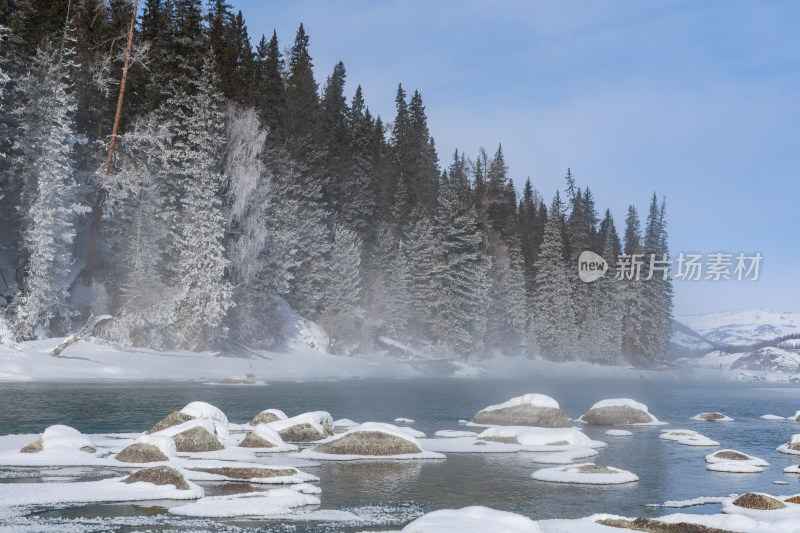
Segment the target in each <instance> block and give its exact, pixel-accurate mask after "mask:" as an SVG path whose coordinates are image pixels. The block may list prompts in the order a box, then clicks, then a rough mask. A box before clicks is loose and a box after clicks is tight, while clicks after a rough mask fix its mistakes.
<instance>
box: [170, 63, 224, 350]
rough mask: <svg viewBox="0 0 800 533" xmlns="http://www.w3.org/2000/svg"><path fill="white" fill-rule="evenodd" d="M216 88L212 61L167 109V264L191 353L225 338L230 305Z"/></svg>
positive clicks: (179, 332)
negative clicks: (170, 191)
mask: <svg viewBox="0 0 800 533" xmlns="http://www.w3.org/2000/svg"><path fill="white" fill-rule="evenodd" d="M216 87H217V79H216V74H215V73H214V70H213V63H212V61H211V60H206V62H205V64H204V66H203V72H202V74H201V75H200V76H199V77H198V79H197V80H196V83H195V85H194V87H182V88H179V89H178V91H177V93H176V96H175V99H174V100H173V101H171V102H169V104H170V105H168V107H167V109H168V110H169V111H171V113H172V114H173V116H174V121H175V127H176V131H175V133H174V136H173V138H172V143H171V146H170V151H169V158H168V161H167V167H166V169H165V170H166V171H167V172H168V178H167V179H169V180H170V181H172V182H173V183H174V186H175V188H176V189H177V191H178V193H179V197H178V202H177V205H176V208H177V209H176V210H175V211H174V219H173V224H174V225H173V226H172V227H173V239H174V241H173V242H174V243H175V256H174V257H173V261H172V262H171V264H170V273H171V279H172V282H173V283H174V284H175V286H176V287H178V288H179V295H178V300H177V302H176V305H175V307H176V321H175V324H174V326H173V330H174V333H175V336H176V338H177V339H178V340H179V344H180V345H181V346H183V347H185V348H190V349H198V348H200V347H202V346H203V345H205V344H206V342H208V341H211V340H213V339H214V338H215V336H219V335H222V334H224V331H223V330H222V319H223V318H224V316H225V313H226V311H227V309H228V308H229V307H230V306H231V305H232V302H231V287H230V284H229V282H228V281H227V280H226V279H225V271H226V269H227V268H228V265H229V261H228V259H227V258H226V257H225V251H224V245H223V240H224V232H225V218H224V215H223V212H222V197H221V193H222V190H223V189H224V182H223V176H222V174H221V161H222V155H223V153H222V150H223V143H224V131H223V128H224V123H225V121H224V116H223V112H222V109H221V97H220V95H219V93H217V92H216ZM187 89H188V90H187Z"/></svg>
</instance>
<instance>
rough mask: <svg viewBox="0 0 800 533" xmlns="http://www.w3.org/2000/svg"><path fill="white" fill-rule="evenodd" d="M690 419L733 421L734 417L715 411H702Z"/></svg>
mask: <svg viewBox="0 0 800 533" xmlns="http://www.w3.org/2000/svg"><path fill="white" fill-rule="evenodd" d="M689 420H697V421H698V422H733V418H731V417H729V416H725V415H723V414H722V413H717V412H715V411H712V412H709V413H700V414H699V415H695V416H693V417H692V418H690V419H689Z"/></svg>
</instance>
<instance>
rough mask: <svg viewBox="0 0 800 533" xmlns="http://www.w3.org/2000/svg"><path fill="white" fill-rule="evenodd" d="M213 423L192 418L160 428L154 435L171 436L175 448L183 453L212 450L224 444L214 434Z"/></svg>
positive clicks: (220, 448)
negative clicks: (176, 424) (175, 424)
mask: <svg viewBox="0 0 800 533" xmlns="http://www.w3.org/2000/svg"><path fill="white" fill-rule="evenodd" d="M214 431H215V425H214V423H213V422H211V421H210V420H205V419H199V420H198V419H192V420H190V421H188V422H184V423H183V424H180V425H178V426H171V427H168V428H167V429H162V430H161V431H159V432H158V433H157V434H156V435H164V436H167V437H170V438H172V440H173V441H174V442H175V449H176V450H177V451H179V452H183V453H197V452H213V451H217V450H222V449H223V448H224V446H222V443H220V441H219V439H217V437H215V436H214Z"/></svg>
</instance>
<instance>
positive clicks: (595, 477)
mask: <svg viewBox="0 0 800 533" xmlns="http://www.w3.org/2000/svg"><path fill="white" fill-rule="evenodd" d="M531 477H532V478H533V479H536V480H538V481H550V482H553V483H579V484H586V485H619V484H622V483H632V482H634V481H639V477H638V476H637V475H636V474H633V473H632V472H628V471H627V470H622V469H620V468H615V467H613V466H598V465H596V464H594V463H583V464H579V465H568V466H560V467H556V468H543V469H541V470H537V471H536V472H534V473H533V474H532V475H531Z"/></svg>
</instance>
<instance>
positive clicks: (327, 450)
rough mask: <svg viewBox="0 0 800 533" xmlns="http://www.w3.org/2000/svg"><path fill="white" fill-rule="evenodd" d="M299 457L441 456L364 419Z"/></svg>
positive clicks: (392, 428) (394, 429)
mask: <svg viewBox="0 0 800 533" xmlns="http://www.w3.org/2000/svg"><path fill="white" fill-rule="evenodd" d="M300 455H301V456H308V457H312V458H323V459H324V458H327V459H338V460H348V459H358V458H368V457H381V458H408V459H430V458H436V459H438V458H443V457H444V456H442V455H440V454H434V453H432V452H426V451H425V450H423V449H422V446H421V445H420V443H419V441H418V440H417V439H416V438H414V437H412V436H410V435H408V433H406V432H404V431H403V428H398V427H397V426H394V425H392V424H383V423H380V422H365V423H364V424H361V425H360V426H358V427H355V428H353V429H351V430H349V431H347V432H346V433H342V434H339V435H336V436H334V437H331V438H329V439H326V440H325V441H324V442H322V443H320V444H319V445H318V446H316V447H315V448H312V449H310V450H303V452H301V453H300Z"/></svg>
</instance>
